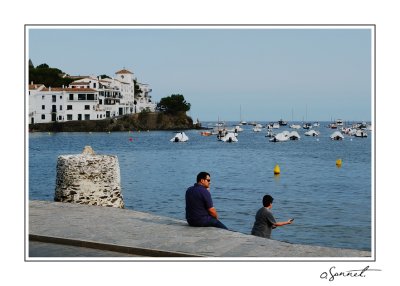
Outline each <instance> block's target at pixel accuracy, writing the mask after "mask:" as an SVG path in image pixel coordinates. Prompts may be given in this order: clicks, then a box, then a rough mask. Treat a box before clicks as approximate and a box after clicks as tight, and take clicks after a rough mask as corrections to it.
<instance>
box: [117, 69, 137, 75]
mask: <svg viewBox="0 0 400 286" xmlns="http://www.w3.org/2000/svg"><path fill="white" fill-rule="evenodd" d="M127 73H130V74H133V73H132V72H130V71H128V70H127V69H122V70H120V71H117V72H116V73H115V74H127Z"/></svg>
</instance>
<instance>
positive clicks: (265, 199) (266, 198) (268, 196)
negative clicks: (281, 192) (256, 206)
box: [263, 195, 274, 208]
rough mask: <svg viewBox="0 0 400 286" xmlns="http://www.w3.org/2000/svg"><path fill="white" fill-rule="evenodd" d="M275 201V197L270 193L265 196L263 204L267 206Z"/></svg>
mask: <svg viewBox="0 0 400 286" xmlns="http://www.w3.org/2000/svg"><path fill="white" fill-rule="evenodd" d="M273 201H274V198H273V197H271V196H270V195H265V196H264V197H263V206H264V207H266V208H267V207H269V206H270V205H271V204H272V202H273Z"/></svg>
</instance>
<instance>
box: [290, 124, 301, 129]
mask: <svg viewBox="0 0 400 286" xmlns="http://www.w3.org/2000/svg"><path fill="white" fill-rule="evenodd" d="M289 127H290V128H293V129H300V128H301V126H300V125H299V124H292V125H290V126H289Z"/></svg>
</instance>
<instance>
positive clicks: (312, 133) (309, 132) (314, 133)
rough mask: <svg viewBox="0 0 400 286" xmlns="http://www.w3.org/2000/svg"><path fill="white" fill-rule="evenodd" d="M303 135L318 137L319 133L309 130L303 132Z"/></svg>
mask: <svg viewBox="0 0 400 286" xmlns="http://www.w3.org/2000/svg"><path fill="white" fill-rule="evenodd" d="M304 135H306V136H318V135H319V132H317V131H315V130H313V129H311V130H308V131H307V132H305V133H304Z"/></svg>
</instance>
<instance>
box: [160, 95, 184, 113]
mask: <svg viewBox="0 0 400 286" xmlns="http://www.w3.org/2000/svg"><path fill="white" fill-rule="evenodd" d="M157 109H158V110H161V111H164V112H166V113H172V114H176V113H179V112H186V111H189V110H190V103H188V102H186V100H185V98H184V97H183V95H182V94H172V95H171V96H167V97H163V98H161V100H160V102H159V103H158V104H157Z"/></svg>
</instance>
